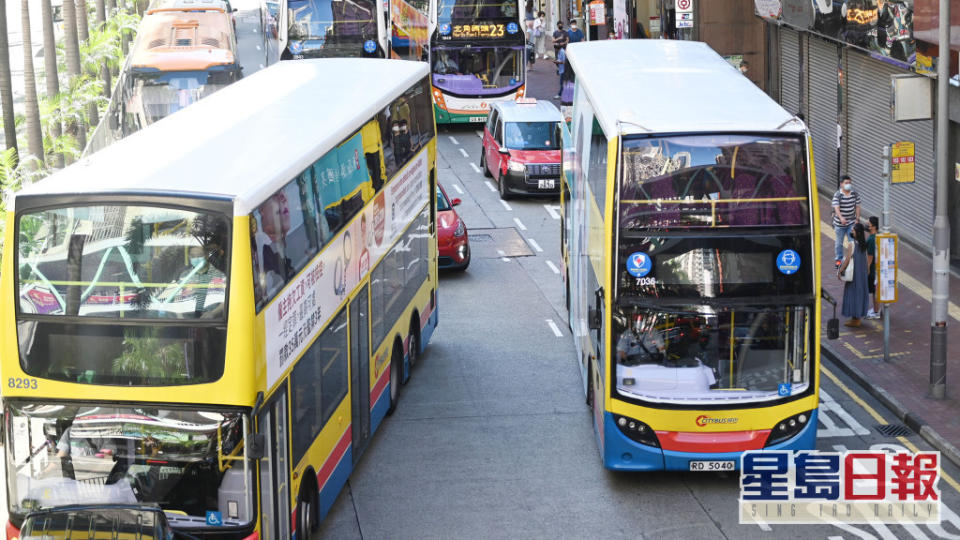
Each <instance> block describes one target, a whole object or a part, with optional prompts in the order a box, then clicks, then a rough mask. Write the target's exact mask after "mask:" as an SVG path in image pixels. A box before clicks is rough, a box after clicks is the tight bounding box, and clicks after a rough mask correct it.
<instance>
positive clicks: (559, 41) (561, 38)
mask: <svg viewBox="0 0 960 540" xmlns="http://www.w3.org/2000/svg"><path fill="white" fill-rule="evenodd" d="M567 43H570V36H568V35H567V32H566V31H565V30H564V29H563V23H562V22H558V23H557V29H556V30H555V31H554V32H553V57H554V58H556V57H557V56H559V55H560V48H561V47H566V46H567Z"/></svg>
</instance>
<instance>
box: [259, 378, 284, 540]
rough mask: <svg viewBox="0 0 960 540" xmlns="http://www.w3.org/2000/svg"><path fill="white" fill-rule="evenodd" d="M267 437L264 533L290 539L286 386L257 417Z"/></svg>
mask: <svg viewBox="0 0 960 540" xmlns="http://www.w3.org/2000/svg"><path fill="white" fill-rule="evenodd" d="M257 426H258V427H259V429H260V433H262V434H263V436H264V439H265V440H264V455H263V459H261V460H260V510H261V514H262V518H261V523H260V534H261V535H262V538H263V540H290V481H289V471H290V465H289V461H288V457H287V456H288V451H287V447H288V441H289V438H288V437H289V433H288V432H287V390H286V387H282V388H281V389H280V390H278V391H277V393H276V394H274V396H273V397H272V398H271V399H270V401H269V402H268V403H267V404H266V405H264V407H263V409H262V410H261V411H260V414H259V415H258V416H257Z"/></svg>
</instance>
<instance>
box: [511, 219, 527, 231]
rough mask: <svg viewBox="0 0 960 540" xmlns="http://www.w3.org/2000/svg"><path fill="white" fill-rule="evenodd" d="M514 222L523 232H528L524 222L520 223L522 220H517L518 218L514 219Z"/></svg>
mask: <svg viewBox="0 0 960 540" xmlns="http://www.w3.org/2000/svg"><path fill="white" fill-rule="evenodd" d="M513 222H514V223H516V224H517V228H519V229H520V230H521V231H525V230H527V227H526V226H525V225H524V224H523V222H522V221H520V218H516V217H515V218H513Z"/></svg>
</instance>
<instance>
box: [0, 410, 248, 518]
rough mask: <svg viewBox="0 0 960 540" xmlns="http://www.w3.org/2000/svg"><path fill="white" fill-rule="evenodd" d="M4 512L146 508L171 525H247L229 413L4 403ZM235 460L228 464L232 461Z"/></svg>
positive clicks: (235, 431)
mask: <svg viewBox="0 0 960 540" xmlns="http://www.w3.org/2000/svg"><path fill="white" fill-rule="evenodd" d="M6 414H7V429H8V432H7V434H6V437H7V439H6V440H7V444H6V445H5V447H6V453H7V471H8V474H7V488H8V490H9V491H8V493H9V494H10V495H9V501H10V509H11V511H12V512H13V513H17V514H25V513H27V512H30V511H33V510H39V509H41V508H51V507H55V506H62V505H65V504H76V503H77V501H82V502H83V503H84V504H109V503H123V504H143V503H145V504H154V505H159V506H160V508H162V509H163V510H166V511H168V513H167V518H168V519H169V520H170V522H171V524H173V525H181V526H189V527H203V526H204V525H205V522H206V515H207V512H208V511H209V510H212V509H219V510H220V511H221V513H222V518H223V525H228V526H229V525H244V524H246V523H248V522H249V521H250V516H251V514H252V512H250V501H251V500H252V499H253V494H252V485H253V482H252V475H251V476H250V477H248V478H247V479H245V478H244V463H243V457H242V456H243V452H242V450H243V441H244V432H245V430H244V421H243V417H242V415H241V414H240V413H238V412H213V411H196V410H193V411H187V410H176V409H155V408H153V409H148V408H138V407H99V406H93V405H81V404H70V403H67V404H56V405H52V404H46V405H35V404H20V403H11V404H9V405H8V407H7V410H6ZM235 458H236V459H235Z"/></svg>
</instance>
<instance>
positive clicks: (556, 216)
mask: <svg viewBox="0 0 960 540" xmlns="http://www.w3.org/2000/svg"><path fill="white" fill-rule="evenodd" d="M543 209H544V210H546V211H547V213H548V214H550V217H552V218H553V219H560V214H558V213H557V211H556V210H554V209H553V207H552V206H550V205H549V204H545V205H543Z"/></svg>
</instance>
